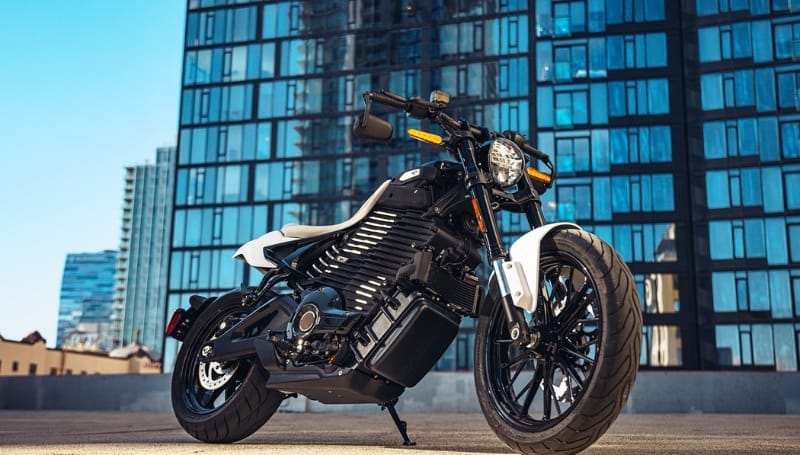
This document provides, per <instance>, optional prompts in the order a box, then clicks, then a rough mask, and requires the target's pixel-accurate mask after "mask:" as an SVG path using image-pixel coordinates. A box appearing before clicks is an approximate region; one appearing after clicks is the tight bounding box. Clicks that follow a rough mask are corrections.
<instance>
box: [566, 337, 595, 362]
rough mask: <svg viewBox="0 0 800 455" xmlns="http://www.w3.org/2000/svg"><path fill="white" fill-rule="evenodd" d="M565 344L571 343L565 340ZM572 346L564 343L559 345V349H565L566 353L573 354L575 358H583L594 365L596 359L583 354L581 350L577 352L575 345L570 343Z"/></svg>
mask: <svg viewBox="0 0 800 455" xmlns="http://www.w3.org/2000/svg"><path fill="white" fill-rule="evenodd" d="M564 344H569V343H568V342H564ZM570 347H572V348H573V349H570ZM570 347H566V346H564V345H559V347H558V349H559V350H560V351H563V352H564V353H566V354H569V355H571V356H573V357H575V358H578V359H581V360H583V361H584V362H586V363H589V364H591V365H594V359H593V358H591V357H588V356H586V355H583V354H581V353H580V352H576V351H575V349H574V347H573V346H572V345H570Z"/></svg>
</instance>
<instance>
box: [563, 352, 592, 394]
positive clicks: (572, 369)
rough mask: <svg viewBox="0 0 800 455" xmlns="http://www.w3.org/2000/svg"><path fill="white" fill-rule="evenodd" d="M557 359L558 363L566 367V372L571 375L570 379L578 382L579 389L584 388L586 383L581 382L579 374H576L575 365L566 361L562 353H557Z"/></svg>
mask: <svg viewBox="0 0 800 455" xmlns="http://www.w3.org/2000/svg"><path fill="white" fill-rule="evenodd" d="M558 360H559V364H560V365H561V366H562V367H564V368H566V369H567V373H568V374H569V375H570V376H571V377H572V379H574V380H575V382H577V383H578V385H579V386H580V388H581V390H583V389H585V388H586V385H585V384H584V383H583V379H581V378H580V376H579V375H578V371H577V370H575V366H574V365H573V364H572V363H571V362H570V361H568V360H567V359H566V358H564V356H563V355H560V354H559V355H558Z"/></svg>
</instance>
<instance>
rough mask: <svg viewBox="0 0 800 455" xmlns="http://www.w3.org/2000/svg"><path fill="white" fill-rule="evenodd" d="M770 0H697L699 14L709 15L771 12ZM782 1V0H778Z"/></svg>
mask: <svg viewBox="0 0 800 455" xmlns="http://www.w3.org/2000/svg"><path fill="white" fill-rule="evenodd" d="M769 1H770V0H697V15H698V16H708V15H712V14H719V13H727V12H735V11H747V10H748V9H749V10H750V13H752V14H765V13H769ZM778 1H782V0H778Z"/></svg>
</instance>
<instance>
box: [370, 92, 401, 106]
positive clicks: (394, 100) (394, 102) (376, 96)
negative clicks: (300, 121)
mask: <svg viewBox="0 0 800 455" xmlns="http://www.w3.org/2000/svg"><path fill="white" fill-rule="evenodd" d="M367 96H369V97H370V98H371V99H372V101H375V102H377V103H380V104H385V105H387V106H391V107H394V108H397V109H402V110H406V109H407V107H408V100H407V99H405V98H403V97H401V96H398V95H394V94H393V93H390V92H367Z"/></svg>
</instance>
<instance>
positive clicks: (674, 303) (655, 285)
mask: <svg viewBox="0 0 800 455" xmlns="http://www.w3.org/2000/svg"><path fill="white" fill-rule="evenodd" d="M673 250H674V248H673ZM673 254H674V251H673ZM633 279H634V281H635V282H636V290H637V291H638V292H639V302H640V303H641V306H642V312H643V313H652V314H667V313H677V312H678V311H680V293H679V292H678V276H677V275H674V274H668V273H650V274H635V275H634V276H633Z"/></svg>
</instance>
